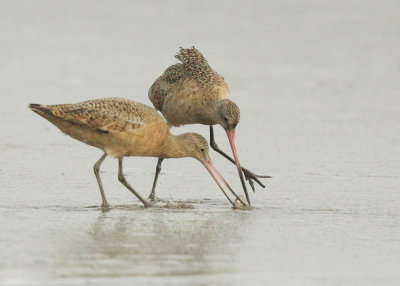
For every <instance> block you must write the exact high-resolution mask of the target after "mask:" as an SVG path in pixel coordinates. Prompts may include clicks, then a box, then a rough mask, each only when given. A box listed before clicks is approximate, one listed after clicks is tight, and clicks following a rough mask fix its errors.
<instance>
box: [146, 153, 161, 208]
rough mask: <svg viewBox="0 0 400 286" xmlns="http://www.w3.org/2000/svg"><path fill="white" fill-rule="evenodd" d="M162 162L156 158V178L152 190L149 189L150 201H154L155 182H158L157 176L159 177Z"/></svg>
mask: <svg viewBox="0 0 400 286" xmlns="http://www.w3.org/2000/svg"><path fill="white" fill-rule="evenodd" d="M163 160H164V158H158V162H157V167H156V176H155V177H154V182H153V188H152V189H151V193H150V196H149V199H150V200H152V201H154V200H155V199H156V186H157V180H158V175H160V171H161V163H162V161H163Z"/></svg>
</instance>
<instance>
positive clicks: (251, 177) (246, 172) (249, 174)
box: [242, 168, 272, 192]
mask: <svg viewBox="0 0 400 286" xmlns="http://www.w3.org/2000/svg"><path fill="white" fill-rule="evenodd" d="M242 171H243V174H244V177H245V179H246V181H249V184H250V186H251V188H252V190H253V192H256V190H255V187H254V182H253V180H254V181H256V183H257V184H259V185H260V186H261V187H263V188H265V185H264V184H263V183H262V182H261V181H260V179H267V178H272V177H271V176H264V175H257V174H255V173H253V172H252V171H249V170H247V169H246V168H242Z"/></svg>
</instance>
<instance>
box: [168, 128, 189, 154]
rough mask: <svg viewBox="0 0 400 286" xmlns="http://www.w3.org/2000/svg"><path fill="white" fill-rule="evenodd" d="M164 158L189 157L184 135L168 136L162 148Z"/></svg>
mask: <svg viewBox="0 0 400 286" xmlns="http://www.w3.org/2000/svg"><path fill="white" fill-rule="evenodd" d="M161 149H162V157H163V158H182V157H188V150H187V148H186V140H185V136H184V134H183V135H177V136H176V135H173V134H171V133H169V134H168V136H166V138H165V142H164V144H163V146H162V148H161Z"/></svg>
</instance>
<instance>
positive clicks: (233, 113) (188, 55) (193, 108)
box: [149, 47, 240, 128]
mask: <svg viewBox="0 0 400 286" xmlns="http://www.w3.org/2000/svg"><path fill="white" fill-rule="evenodd" d="M176 58H177V59H178V60H180V61H181V62H182V63H180V64H174V65H172V66H170V67H169V68H167V69H166V70H165V72H164V73H163V74H162V75H161V76H160V77H159V78H158V79H157V80H156V81H155V82H154V83H153V85H152V86H151V87H150V90H149V99H150V101H151V102H152V103H153V105H154V107H155V108H157V109H158V110H160V111H161V112H162V114H163V115H164V117H165V118H166V119H167V121H168V123H169V124H171V125H174V126H180V125H184V124H195V123H200V124H206V125H214V124H220V125H222V126H223V127H224V128H225V127H228V126H232V125H236V124H238V122H239V119H240V111H239V108H238V107H237V105H236V104H235V103H233V102H232V101H230V100H229V99H228V96H229V90H228V85H227V84H226V82H225V80H224V78H223V77H222V76H221V75H219V74H218V73H217V72H216V71H215V70H213V69H212V68H211V67H210V65H209V64H208V62H207V60H206V58H205V57H204V56H203V55H202V54H201V53H200V52H199V51H198V50H197V49H196V48H194V47H192V48H190V49H183V48H181V49H180V52H179V53H178V54H177V55H176ZM227 109H229V110H228V111H230V112H229V113H228V114H225V111H226V110H227ZM225 115H226V116H225ZM224 118H227V119H228V121H229V122H227V121H226V120H224Z"/></svg>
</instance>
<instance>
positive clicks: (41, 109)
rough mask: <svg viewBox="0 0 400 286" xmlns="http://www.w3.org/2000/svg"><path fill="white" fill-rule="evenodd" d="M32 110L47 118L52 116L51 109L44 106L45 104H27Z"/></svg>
mask: <svg viewBox="0 0 400 286" xmlns="http://www.w3.org/2000/svg"><path fill="white" fill-rule="evenodd" d="M28 107H29V108H30V109H31V110H32V111H33V112H35V113H37V114H39V115H40V116H42V117H44V118H48V117H49V116H52V115H53V114H52V113H51V110H50V109H49V108H48V107H47V106H45V105H41V104H36V103H31V104H29V106H28Z"/></svg>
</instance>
